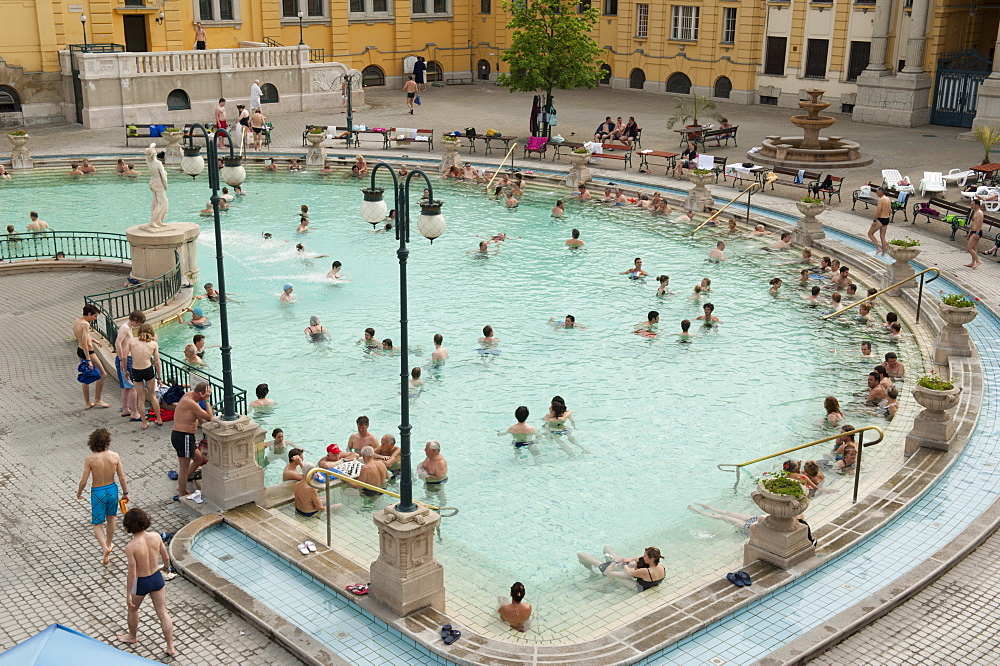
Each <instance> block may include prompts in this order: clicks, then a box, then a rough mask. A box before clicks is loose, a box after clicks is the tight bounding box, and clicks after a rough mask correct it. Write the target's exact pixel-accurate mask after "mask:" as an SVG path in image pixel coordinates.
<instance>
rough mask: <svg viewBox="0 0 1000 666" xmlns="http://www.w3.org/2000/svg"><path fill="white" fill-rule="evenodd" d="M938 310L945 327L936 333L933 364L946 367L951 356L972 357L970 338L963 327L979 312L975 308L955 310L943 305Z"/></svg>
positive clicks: (953, 307) (952, 307) (950, 306)
mask: <svg viewBox="0 0 1000 666" xmlns="http://www.w3.org/2000/svg"><path fill="white" fill-rule="evenodd" d="M938 308H939V310H938V314H940V315H941V319H943V320H944V323H945V325H944V326H943V327H941V330H940V331H938V336H937V339H936V340H935V341H934V362H935V363H937V364H938V365H947V363H948V359H949V358H950V357H952V356H972V338H971V337H969V332H968V331H967V330H965V325H966V324H968V323H969V322H971V321H972V320H973V319H975V318H976V316H977V315H978V314H979V312H978V311H977V310H976V308H975V307H970V308H956V307H955V306H952V305H946V304H944V303H941V304H940V305H939V306H938Z"/></svg>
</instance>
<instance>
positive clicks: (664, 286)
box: [656, 275, 674, 296]
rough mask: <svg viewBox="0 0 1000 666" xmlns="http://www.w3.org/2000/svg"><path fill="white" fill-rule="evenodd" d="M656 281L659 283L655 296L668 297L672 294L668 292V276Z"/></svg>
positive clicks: (662, 276) (660, 277)
mask: <svg viewBox="0 0 1000 666" xmlns="http://www.w3.org/2000/svg"><path fill="white" fill-rule="evenodd" d="M656 281H657V282H659V283H660V286H659V288H658V289H657V290H656V295H657V296H669V295H671V294H673V293H674V292H672V291H670V276H669V275H661V276H659V277H658V278H656Z"/></svg>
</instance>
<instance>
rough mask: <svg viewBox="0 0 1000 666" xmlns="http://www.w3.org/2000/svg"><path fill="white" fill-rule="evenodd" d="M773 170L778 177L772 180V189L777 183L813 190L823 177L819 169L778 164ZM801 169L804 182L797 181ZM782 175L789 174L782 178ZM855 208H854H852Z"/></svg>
mask: <svg viewBox="0 0 1000 666" xmlns="http://www.w3.org/2000/svg"><path fill="white" fill-rule="evenodd" d="M771 171H772V172H773V173H774V174H775V175H776V176H778V177H777V178H776V179H774V180H773V181H771V189H772V190H773V189H774V186H775V184H777V185H788V186H789V187H800V188H802V189H804V190H809V191H810V192H812V191H813V190H815V189H816V188H817V187H819V182H820V180H821V177H822V175H823V174H822V173H821V172H819V171H807V170H804V169H793V168H791V167H783V166H776V167H774V168H773V169H771ZM799 171H802V182H801V183H800V182H797V180H798V177H799ZM782 176H787V177H786V178H782ZM852 210H853V209H852Z"/></svg>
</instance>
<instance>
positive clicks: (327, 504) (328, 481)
mask: <svg viewBox="0 0 1000 666" xmlns="http://www.w3.org/2000/svg"><path fill="white" fill-rule="evenodd" d="M325 477H326V547H327V548H332V546H331V545H330V542H331V541H332V539H331V538H330V533H331V532H330V530H331V528H330V514H331V513H332V512H331V511H330V475H329V474H326V475H325Z"/></svg>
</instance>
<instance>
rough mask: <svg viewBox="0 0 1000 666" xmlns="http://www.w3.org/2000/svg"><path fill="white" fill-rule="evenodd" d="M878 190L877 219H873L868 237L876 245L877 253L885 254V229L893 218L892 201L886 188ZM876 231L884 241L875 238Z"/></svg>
mask: <svg viewBox="0 0 1000 666" xmlns="http://www.w3.org/2000/svg"><path fill="white" fill-rule="evenodd" d="M876 192H877V193H878V200H877V202H876V203H875V219H873V220H872V226H871V227H869V228H868V238H870V239H871V241H872V244H873V245H874V246H875V254H885V253H886V240H885V230H886V227H888V226H889V222H890V221H891V220H892V202H891V201H889V197H887V196H886V195H885V188H883V187H880V188H878V190H876ZM876 231H877V232H878V234H879V239H881V241H882V242H881V243H879V240H878V239H876V238H875V232H876Z"/></svg>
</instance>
